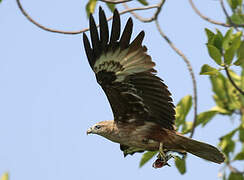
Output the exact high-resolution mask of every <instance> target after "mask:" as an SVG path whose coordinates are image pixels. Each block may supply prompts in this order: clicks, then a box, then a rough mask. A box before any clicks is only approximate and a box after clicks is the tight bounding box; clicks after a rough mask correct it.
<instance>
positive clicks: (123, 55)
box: [83, 7, 224, 167]
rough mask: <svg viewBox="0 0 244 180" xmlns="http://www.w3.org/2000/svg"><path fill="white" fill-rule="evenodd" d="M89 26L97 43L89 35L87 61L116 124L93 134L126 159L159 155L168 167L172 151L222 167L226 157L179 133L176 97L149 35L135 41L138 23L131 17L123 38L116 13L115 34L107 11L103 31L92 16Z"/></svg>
mask: <svg viewBox="0 0 244 180" xmlns="http://www.w3.org/2000/svg"><path fill="white" fill-rule="evenodd" d="M89 23H90V36H91V44H90V41H89V40H88V37H87V36H86V34H85V33H84V34H83V42H84V47H85V51H86V55H87V59H88V61H89V64H90V66H91V68H92V70H93V72H94V73H95V75H96V79H97V82H98V84H99V85H100V86H101V87H102V89H103V90H104V92H105V94H106V96H107V98H108V101H109V103H110V105H111V108H112V112H113V115H114V120H108V121H101V122H98V123H96V124H95V125H93V126H92V127H91V128H89V129H88V130H87V134H97V135H100V136H103V137H105V138H107V139H109V140H110V141H113V142H116V143H119V144H120V149H121V150H122V151H123V153H124V155H125V156H126V155H128V154H131V155H132V154H134V153H136V152H143V151H159V154H158V159H157V160H156V161H155V163H154V166H155V167H162V166H163V165H166V164H167V161H168V159H170V156H169V155H168V154H167V152H169V151H175V152H182V153H185V152H189V153H191V154H194V155H196V156H198V157H200V158H203V159H206V160H208V161H212V162H215V163H222V162H223V161H224V156H223V154H222V153H221V152H220V151H219V150H218V149H217V148H216V147H214V146H212V145H209V144H206V143H203V142H199V141H196V140H193V139H190V138H188V137H185V136H183V135H182V134H180V133H179V132H176V130H175V127H174V121H175V107H174V105H173V103H172V98H171V93H170V92H169V90H168V88H167V86H166V85H165V84H164V82H163V80H162V79H160V78H159V77H158V76H156V70H155V69H154V66H155V63H154V62H153V61H152V59H151V57H150V56H149V55H148V54H147V48H146V46H143V45H142V41H143V38H144V36H145V33H144V31H141V32H140V33H139V34H138V35H137V36H136V38H135V39H134V40H133V41H132V42H130V39H131V34H132V29H133V22H132V19H131V18H129V20H128V21H127V23H126V25H125V28H124V31H123V32H122V35H120V34H121V32H120V31H121V27H120V26H121V25H120V15H119V13H118V11H117V10H116V9H115V11H114V13H113V22H112V30H111V34H110V33H109V28H108V23H107V20H106V16H105V13H104V11H103V9H102V8H101V7H100V8H99V24H100V28H99V32H98V29H97V26H96V23H95V21H94V18H93V16H92V15H90V18H89ZM109 34H110V35H109ZM120 36H121V37H120Z"/></svg>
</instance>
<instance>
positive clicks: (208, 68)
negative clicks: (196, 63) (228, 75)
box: [200, 64, 219, 75]
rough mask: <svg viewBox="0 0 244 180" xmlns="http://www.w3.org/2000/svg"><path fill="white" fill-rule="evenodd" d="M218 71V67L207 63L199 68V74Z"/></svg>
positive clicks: (210, 73)
mask: <svg viewBox="0 0 244 180" xmlns="http://www.w3.org/2000/svg"><path fill="white" fill-rule="evenodd" d="M218 72H219V71H218V69H215V68H213V67H211V66H209V65H208V64H204V65H203V66H202V68H201V72H200V75H216V74H217V73H218Z"/></svg>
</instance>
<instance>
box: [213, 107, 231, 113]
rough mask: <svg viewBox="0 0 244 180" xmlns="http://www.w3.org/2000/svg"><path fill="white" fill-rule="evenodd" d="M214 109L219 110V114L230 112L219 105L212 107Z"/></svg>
mask: <svg viewBox="0 0 244 180" xmlns="http://www.w3.org/2000/svg"><path fill="white" fill-rule="evenodd" d="M211 110H212V111H216V112H218V113H219V114H229V111H227V110H226V109H223V108H221V107H219V106H215V107H213V108H211Z"/></svg>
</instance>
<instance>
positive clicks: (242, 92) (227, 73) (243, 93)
mask: <svg viewBox="0 0 244 180" xmlns="http://www.w3.org/2000/svg"><path fill="white" fill-rule="evenodd" d="M224 69H225V72H226V75H227V77H228V79H229V80H230V82H231V84H232V85H233V86H234V87H235V88H236V90H237V91H239V92H240V93H241V94H242V95H244V91H242V90H241V88H239V87H238V86H237V85H236V83H235V82H234V80H233V79H232V77H231V75H230V73H229V69H228V67H227V66H225V68H224Z"/></svg>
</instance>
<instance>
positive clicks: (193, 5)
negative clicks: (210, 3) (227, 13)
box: [189, 0, 231, 27]
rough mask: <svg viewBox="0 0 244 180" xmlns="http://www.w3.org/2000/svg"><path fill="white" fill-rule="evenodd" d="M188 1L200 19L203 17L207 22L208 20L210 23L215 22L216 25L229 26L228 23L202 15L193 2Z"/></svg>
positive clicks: (191, 0)
mask: <svg viewBox="0 0 244 180" xmlns="http://www.w3.org/2000/svg"><path fill="white" fill-rule="evenodd" d="M189 3H190V5H191V7H192V9H193V10H194V11H195V13H196V14H197V15H199V16H200V17H201V18H202V19H204V20H206V21H208V22H210V23H212V24H216V25H220V26H224V27H231V25H230V24H226V23H222V22H218V21H215V20H212V19H210V18H209V17H207V16H204V15H203V14H202V13H201V12H200V11H199V10H198V9H197V7H196V6H195V4H194V3H193V0H189Z"/></svg>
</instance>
